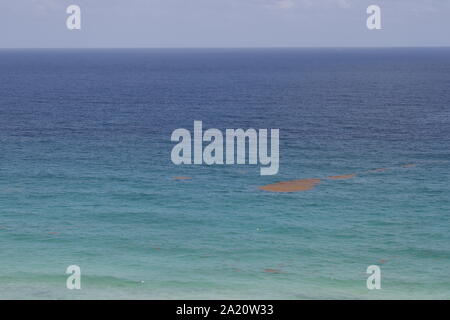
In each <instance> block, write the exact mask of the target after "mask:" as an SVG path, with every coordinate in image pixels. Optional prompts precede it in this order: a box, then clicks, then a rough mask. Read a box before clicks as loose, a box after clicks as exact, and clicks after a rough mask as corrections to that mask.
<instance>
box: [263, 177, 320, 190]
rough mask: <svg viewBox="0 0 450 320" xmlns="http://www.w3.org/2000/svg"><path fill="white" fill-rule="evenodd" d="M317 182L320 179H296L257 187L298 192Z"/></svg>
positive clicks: (310, 187)
mask: <svg viewBox="0 0 450 320" xmlns="http://www.w3.org/2000/svg"><path fill="white" fill-rule="evenodd" d="M319 183H320V179H298V180H290V181H281V182H277V183H273V184H268V185H265V186H262V187H259V189H261V190H265V191H272V192H298V191H307V190H311V189H312V188H314V187H315V186H316V185H318V184H319Z"/></svg>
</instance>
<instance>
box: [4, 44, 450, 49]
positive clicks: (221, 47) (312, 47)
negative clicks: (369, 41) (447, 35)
mask: <svg viewBox="0 0 450 320" xmlns="http://www.w3.org/2000/svg"><path fill="white" fill-rule="evenodd" d="M389 48H392V49H396V48H399V49H401V48H405V49H408V48H414V49H416V48H423V49H426V48H443V49H444V48H450V45H430V46H248V47H245V46H229V47H224V46H167V47H163V46H161V47H139V46H136V47H112V46H111V47H108V46H106V47H0V50H102V49H103V50H112V49H113V50H117V49H123V50H128V49H389Z"/></svg>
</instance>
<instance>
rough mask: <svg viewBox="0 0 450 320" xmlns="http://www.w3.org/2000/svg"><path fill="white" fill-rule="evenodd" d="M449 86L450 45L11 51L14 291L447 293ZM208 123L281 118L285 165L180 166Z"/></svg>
mask: <svg viewBox="0 0 450 320" xmlns="http://www.w3.org/2000/svg"><path fill="white" fill-rule="evenodd" d="M449 87H450V50H449V49H321V50H319V49H302V50H300V49H298V50H294V49H283V50H281V49H279V50H278V49H277V50H266V49H264V50H263V49H259V50H243V49H228V50H225V49H215V50H207V49H205V50H98V51H95V50H34V51H33V50H24V51H15V50H4V51H0V298H2V299H5V298H31V299H79V298H89V299H91V298H97V299H106V298H132V299H142V298H167V299H176V298H191V299H196V298H206V299H209V298H218V299H220V298H225V299H226V298H236V299H240V298H247V299H252V298H255V299H256V298H267V299H281V298H283V299H317V298H325V299H337V298H343V299H348V298H355V299H394V298H402V299H403V298H405V299H417V298H421V299H431V298H437V299H449V298H450V280H449V279H450V234H449V231H450V223H449V222H450V197H449V194H450V173H449V170H448V168H449V163H450V152H449V150H450V106H449V105H450V91H449V90H448V88H449ZM194 120H202V121H203V127H204V128H205V129H207V128H219V129H221V130H224V129H226V128H244V129H246V128H279V129H280V171H279V174H277V175H275V176H260V175H259V166H250V165H240V166H237V165H236V166H230V165H224V166H206V165H204V166H203V165H201V166H175V165H174V164H173V163H172V162H171V159H170V152H171V149H172V147H173V146H174V143H172V142H171V141H170V135H171V133H172V131H173V130H175V129H177V128H188V129H190V130H192V127H193V121H194ZM405 164H415V166H412V167H403V165H405ZM376 168H386V169H389V170H386V171H383V172H375V173H369V172H367V171H368V170H371V169H376ZM353 173H356V174H357V175H356V176H355V177H354V178H353V179H348V180H329V179H326V178H327V177H328V176H332V175H342V174H353ZM176 176H188V177H191V178H192V179H190V180H185V181H177V180H174V179H173V177H176ZM303 178H321V179H322V181H321V183H320V184H319V185H317V186H316V187H315V188H313V189H312V190H310V191H305V192H298V193H270V192H266V191H262V190H259V189H258V187H260V186H262V185H265V184H270V183H274V182H277V181H283V180H292V179H303ZM73 264H75V265H79V266H80V267H81V272H82V280H81V282H82V284H81V285H82V289H81V290H68V289H66V277H67V276H66V275H65V270H66V268H67V267H68V266H69V265H73ZM373 264H375V265H379V266H380V267H381V270H382V271H381V272H382V280H381V281H382V289H381V290H368V289H367V288H366V279H367V277H368V275H367V274H366V268H367V267H368V266H369V265H373ZM271 271H272V272H271ZM273 271H275V272H273Z"/></svg>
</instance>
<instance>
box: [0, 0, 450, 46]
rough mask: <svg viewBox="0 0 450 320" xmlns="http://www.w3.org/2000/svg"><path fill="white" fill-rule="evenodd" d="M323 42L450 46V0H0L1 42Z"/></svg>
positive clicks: (159, 43) (182, 43)
mask: <svg viewBox="0 0 450 320" xmlns="http://www.w3.org/2000/svg"><path fill="white" fill-rule="evenodd" d="M73 4H75V5H78V6H79V7H80V8H81V30H68V28H67V27H66V19H67V18H68V16H69V14H67V13H66V8H67V7H68V6H69V5H73ZM369 5H378V6H380V8H381V25H382V29H381V30H368V28H367V26H366V20H367V17H368V14H367V13H366V9H367V7H368V6H369ZM322 46H334V47H336V46H337V47H345V46H358V47H360V46H361V47H365V46H371V47H372V46H419V47H420V46H450V0H0V48H111V47H114V48H129V47H165V48H166V47H322Z"/></svg>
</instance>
